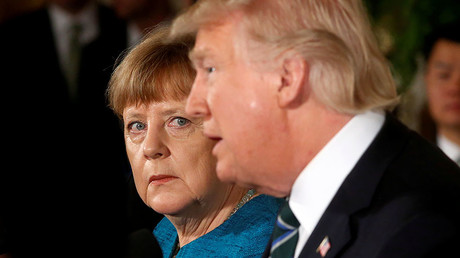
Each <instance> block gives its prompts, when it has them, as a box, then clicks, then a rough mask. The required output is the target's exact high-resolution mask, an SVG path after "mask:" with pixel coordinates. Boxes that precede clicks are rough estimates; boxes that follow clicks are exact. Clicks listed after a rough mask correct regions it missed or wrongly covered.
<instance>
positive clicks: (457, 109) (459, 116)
mask: <svg viewBox="0 0 460 258" xmlns="http://www.w3.org/2000/svg"><path fill="white" fill-rule="evenodd" d="M425 81H426V85H427V94H428V102H429V108H430V113H431V115H432V117H433V119H434V121H435V122H436V124H437V126H438V129H440V130H444V129H449V128H450V129H455V128H456V129H460V44H458V43H455V42H452V41H447V40H439V41H438V42H437V43H436V44H435V45H434V47H433V50H432V53H431V56H430V58H429V60H428V66H427V73H426V76H425Z"/></svg>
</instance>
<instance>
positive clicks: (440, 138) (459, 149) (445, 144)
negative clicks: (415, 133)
mask: <svg viewBox="0 0 460 258" xmlns="http://www.w3.org/2000/svg"><path fill="white" fill-rule="evenodd" d="M436 140H437V143H438V147H439V148H440V149H441V150H442V151H443V152H444V153H445V154H446V155H447V157H449V158H450V159H452V160H454V161H457V160H458V159H460V146H458V145H457V144H455V143H454V142H452V141H450V140H449V139H447V138H446V137H445V136H444V135H442V134H438V135H437V138H436Z"/></svg>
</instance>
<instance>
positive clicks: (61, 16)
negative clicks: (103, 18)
mask: <svg viewBox="0 0 460 258" xmlns="http://www.w3.org/2000/svg"><path fill="white" fill-rule="evenodd" d="M48 12H49V16H50V20H51V28H52V31H53V35H54V42H55V44H56V48H57V53H58V57H59V62H60V65H61V67H62V68H64V67H67V66H68V60H69V41H70V34H71V27H72V25H73V24H76V23H78V24H80V25H81V26H82V31H81V34H80V43H81V44H82V45H85V44H88V43H90V42H91V41H93V40H95V39H96V38H97V37H98V35H99V23H98V14H97V5H96V4H95V3H91V4H88V6H86V7H85V8H84V9H83V10H82V11H81V12H79V13H78V14H76V15H72V14H69V13H68V12H66V11H65V10H63V9H62V8H61V7H59V6H57V5H55V4H51V5H50V7H49V8H48Z"/></svg>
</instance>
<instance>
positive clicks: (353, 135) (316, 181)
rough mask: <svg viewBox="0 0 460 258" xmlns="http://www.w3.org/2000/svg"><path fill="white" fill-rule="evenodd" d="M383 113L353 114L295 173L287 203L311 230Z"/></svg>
mask: <svg viewBox="0 0 460 258" xmlns="http://www.w3.org/2000/svg"><path fill="white" fill-rule="evenodd" d="M384 121H385V116H384V114H383V113H378V112H372V111H369V112H366V113H364V114H359V115H356V116H354V117H353V118H352V119H351V120H350V121H349V122H348V123H347V124H346V125H345V126H344V127H343V128H342V129H341V130H340V131H339V132H338V133H337V134H336V135H335V136H334V137H333V138H332V139H331V140H330V141H329V142H328V143H327V144H326V146H324V147H323V149H322V150H321V151H320V152H319V153H318V154H317V155H316V156H315V157H314V158H313V160H312V161H311V162H310V163H309V164H308V165H307V166H306V167H305V169H304V170H303V171H302V172H301V173H300V175H299V176H298V177H297V179H296V181H295V182H294V185H293V187H292V191H291V195H290V198H289V205H290V207H291V209H292V211H293V213H294V215H295V216H296V218H297V219H298V220H299V222H300V224H301V226H302V227H304V229H305V230H306V232H308V234H311V232H312V231H313V229H314V228H315V227H316V224H317V223H318V221H319V219H320V218H321V216H322V214H323V213H324V211H325V210H326V208H327V206H328V205H329V203H330V202H331V200H332V198H333V197H334V195H335V193H336V192H337V190H338V189H339V187H340V186H341V184H342V183H343V181H344V180H345V178H346V177H347V176H348V174H349V173H350V172H351V170H352V169H353V167H354V166H355V165H356V163H357V162H358V160H359V159H360V158H361V156H362V155H363V153H364V152H365V151H366V149H367V148H368V147H369V145H370V144H371V142H372V141H373V140H374V138H375V137H376V135H377V134H378V132H379V131H380V129H381V128H382V126H383V123H384Z"/></svg>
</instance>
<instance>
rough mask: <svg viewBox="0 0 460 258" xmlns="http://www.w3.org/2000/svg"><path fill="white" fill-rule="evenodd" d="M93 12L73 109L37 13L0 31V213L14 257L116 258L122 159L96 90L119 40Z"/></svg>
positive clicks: (109, 20)
mask: <svg viewBox="0 0 460 258" xmlns="http://www.w3.org/2000/svg"><path fill="white" fill-rule="evenodd" d="M98 10H99V11H98V12H99V26H100V34H99V36H98V38H97V39H96V40H94V41H93V42H91V43H90V44H88V45H86V46H84V49H83V56H82V59H81V64H82V65H81V73H80V84H79V99H78V101H77V102H76V103H73V102H70V101H69V98H68V94H67V85H66V82H65V80H64V77H63V75H62V72H61V70H60V67H59V61H58V57H57V52H56V50H55V43H54V39H53V35H52V30H51V24H50V18H49V16H48V12H47V11H46V9H40V10H37V11H34V12H32V13H29V14H26V15H24V16H21V17H18V18H15V19H14V20H11V21H9V22H7V23H5V24H2V25H1V26H0V35H1V38H2V40H1V41H0V51H2V55H1V58H0V84H1V90H2V103H1V105H2V107H3V108H2V110H3V111H4V112H3V121H4V123H3V125H4V126H3V131H2V132H3V135H4V136H6V137H4V141H3V146H4V147H5V149H6V150H7V154H6V155H4V156H3V158H4V159H3V160H4V163H3V166H4V168H3V169H2V170H3V171H2V178H1V179H0V181H1V184H4V185H2V186H0V191H2V192H1V194H0V195H1V196H2V197H0V198H3V199H6V200H2V207H1V208H0V210H1V212H2V213H4V218H5V220H6V224H7V227H8V228H7V229H8V233H9V234H10V236H9V239H10V240H11V241H8V243H10V244H11V249H12V250H13V252H14V254H15V255H16V256H15V257H22V256H24V257H34V256H36V255H43V256H46V257H73V256H75V257H117V256H118V257H121V256H122V255H123V253H122V250H123V247H124V240H125V238H126V236H127V232H126V231H127V229H126V227H127V226H126V216H127V215H126V213H127V212H126V204H125V202H126V191H127V185H126V178H125V177H124V175H123V174H122V173H123V171H122V168H123V165H126V160H125V159H124V158H125V156H124V155H125V150H124V146H123V138H122V132H121V130H120V127H119V124H118V119H117V118H116V116H115V115H113V113H112V112H111V110H110V109H109V108H107V106H106V100H105V90H106V88H107V83H108V80H109V78H110V75H111V72H112V70H113V66H114V63H115V60H116V58H117V57H118V55H119V54H120V53H121V52H122V51H123V50H124V49H125V45H126V37H125V31H126V30H125V27H124V25H123V23H122V22H120V21H119V20H118V19H116V17H115V15H114V14H113V12H112V11H111V10H109V9H107V8H105V7H102V6H99V9H98ZM6 168H8V169H6ZM4 177H5V178H4Z"/></svg>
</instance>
